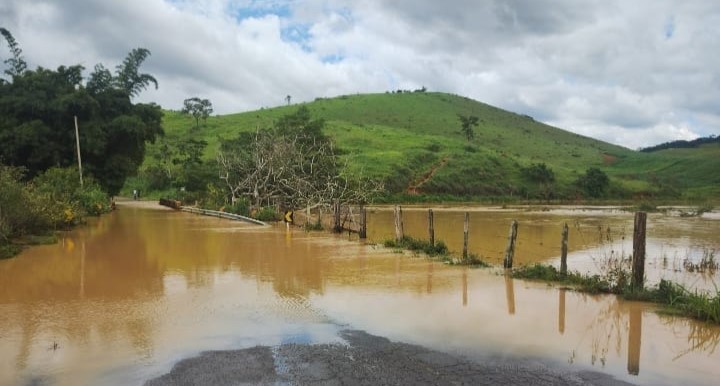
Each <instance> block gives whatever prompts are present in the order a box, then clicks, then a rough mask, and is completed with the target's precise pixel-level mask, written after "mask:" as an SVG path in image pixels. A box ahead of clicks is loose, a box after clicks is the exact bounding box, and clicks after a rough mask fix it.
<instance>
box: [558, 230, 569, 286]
mask: <svg viewBox="0 0 720 386" xmlns="http://www.w3.org/2000/svg"><path fill="white" fill-rule="evenodd" d="M567 250H568V225H567V223H565V225H563V230H562V244H561V246H560V273H561V274H562V275H565V274H567Z"/></svg>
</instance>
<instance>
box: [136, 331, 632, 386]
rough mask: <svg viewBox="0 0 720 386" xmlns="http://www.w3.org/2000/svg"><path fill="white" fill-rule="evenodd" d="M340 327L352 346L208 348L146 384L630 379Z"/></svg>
mask: <svg viewBox="0 0 720 386" xmlns="http://www.w3.org/2000/svg"><path fill="white" fill-rule="evenodd" d="M340 334H341V337H342V338H343V339H344V340H345V341H346V342H347V344H346V345H343V344H317V345H306V344H284V345H281V346H277V347H267V346H257V347H253V348H248V349H244V350H233V351H209V352H204V353H202V354H201V355H200V356H198V357H194V358H189V359H185V360H182V361H180V362H178V363H177V364H176V365H175V366H174V367H173V369H172V370H171V371H170V372H169V373H167V374H165V375H162V376H160V377H158V378H155V379H152V380H149V381H147V382H146V383H145V385H146V386H161V385H247V384H253V385H256V384H257V385H283V384H287V385H603V386H609V385H630V384H629V383H626V382H623V381H619V380H616V379H614V378H613V377H611V376H609V375H606V374H601V373H597V372H587V371H583V372H569V371H564V370H558V369H551V368H549V367H547V366H546V365H543V364H541V363H535V362H531V361H524V360H509V359H503V358H497V359H490V360H485V361H482V362H473V361H470V360H467V359H463V358H460V357H456V356H453V355H449V354H445V353H442V352H438V351H433V350H429V349H426V348H424V347H420V346H416V345H411V344H405V343H397V342H391V341H389V340H388V339H386V338H382V337H378V336H373V335H370V334H367V333H365V332H363V331H355V330H346V331H342V332H341V333H340Z"/></svg>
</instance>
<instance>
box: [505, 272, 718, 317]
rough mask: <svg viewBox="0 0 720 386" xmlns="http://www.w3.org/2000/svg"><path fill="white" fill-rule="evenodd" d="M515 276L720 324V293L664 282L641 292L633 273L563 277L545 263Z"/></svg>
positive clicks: (575, 273)
mask: <svg viewBox="0 0 720 386" xmlns="http://www.w3.org/2000/svg"><path fill="white" fill-rule="evenodd" d="M512 276H513V277H514V278H519V279H530V280H540V281H548V282H554V283H560V284H566V285H569V286H572V287H575V288H576V289H578V290H580V291H584V292H590V293H609V294H616V295H620V296H622V297H623V298H624V299H628V300H641V301H647V302H652V303H657V304H660V305H662V306H663V308H664V310H663V311H665V312H667V313H671V314H676V315H682V316H688V317H691V318H694V319H698V320H702V321H706V322H711V323H716V324H720V291H718V292H717V293H716V294H715V295H714V296H712V295H709V294H704V293H698V292H691V291H689V290H688V289H687V288H685V287H683V286H682V285H680V284H676V283H673V282H670V281H668V280H664V279H663V280H660V283H658V284H657V285H656V286H654V287H650V288H643V289H640V290H637V289H633V288H632V287H631V286H630V282H629V280H626V278H628V277H629V274H623V275H621V277H622V278H621V279H617V278H612V277H608V276H600V275H583V274H581V273H578V272H568V273H567V274H562V273H561V272H560V271H558V270H557V268H555V267H553V266H549V265H544V264H535V265H530V266H525V267H520V268H516V269H514V270H513V271H512Z"/></svg>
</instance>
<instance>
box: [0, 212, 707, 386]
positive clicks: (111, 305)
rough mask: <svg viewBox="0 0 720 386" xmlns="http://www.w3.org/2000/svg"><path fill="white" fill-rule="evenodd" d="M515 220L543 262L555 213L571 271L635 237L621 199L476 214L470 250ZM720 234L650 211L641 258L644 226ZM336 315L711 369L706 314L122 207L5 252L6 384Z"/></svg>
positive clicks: (456, 237)
mask: <svg viewBox="0 0 720 386" xmlns="http://www.w3.org/2000/svg"><path fill="white" fill-rule="evenodd" d="M464 210H465V209H461V210H459V211H451V210H439V211H436V215H435V227H436V238H437V239H440V240H445V241H446V242H447V243H448V244H449V245H450V247H451V249H454V250H458V249H459V248H458V246H459V245H460V243H461V240H462V216H463V215H462V213H463V211H464ZM391 216H392V214H391V211H386V210H377V211H375V212H372V213H370V215H369V221H368V232H369V237H370V238H371V239H374V240H378V241H379V240H382V239H384V238H388V237H389V236H390V235H391V232H392V230H391V226H392V225H391V224H392V218H391ZM425 216H426V212H424V211H421V210H406V211H405V227H406V228H405V229H406V231H407V233H409V234H416V235H417V236H418V237H419V236H422V235H425V234H426V233H425V232H426V230H425V227H426V217H425ZM510 219H517V220H518V222H519V223H520V227H519V232H518V234H519V235H518V243H519V245H518V251H517V257H516V262H518V263H521V264H522V263H527V262H531V261H550V262H553V261H554V260H556V259H557V255H558V252H557V250H559V248H557V245H559V235H560V226H561V224H562V223H563V222H565V221H567V222H568V224H569V225H570V226H571V232H570V251H571V253H570V258H569V265H570V268H571V269H573V267H575V266H576V265H577V266H581V265H582V264H586V265H587V264H588V261H590V262H591V263H592V261H593V258H595V257H593V256H590V257H587V256H586V255H588V254H600V253H604V252H603V251H605V250H606V249H607V248H613V249H612V251H614V250H616V249H617V250H618V251H620V252H623V253H625V254H627V253H628V251H629V250H631V249H632V247H631V246H630V248H629V249H628V248H627V247H626V246H625V244H624V243H625V241H617V240H622V237H625V239H628V238H631V237H630V236H629V235H631V234H632V216H631V215H628V214H625V213H621V212H614V211H603V212H599V211H588V212H586V213H583V212H582V211H566V210H559V211H549V212H525V211H514V212H513V211H503V210H473V213H472V214H471V228H470V229H471V234H470V240H471V242H470V250H471V252H474V253H477V254H481V255H483V256H487V257H489V258H490V260H492V261H497V260H498V259H499V258H501V252H502V251H503V249H504V244H505V242H506V240H505V238H506V237H507V230H508V227H509V223H510ZM458 224H459V225H458ZM608 227H610V231H609V232H608V231H607V228H608ZM573 230H575V232H573ZM719 230H720V221H718V220H717V219H714V220H713V219H705V218H669V219H668V218H664V217H661V216H650V219H649V220H648V239H649V244H648V251H649V255H650V253H651V251H654V250H655V249H653V248H655V247H651V245H655V244H654V243H655V241H651V240H656V239H657V240H665V241H666V243H663V245H664V246H662V247H660V250H661V251H663V252H664V253H667V254H670V258H669V259H672V258H674V253H675V252H674V251H676V250H677V251H679V252H677V253H678V256H681V257H682V258H685V257H687V256H691V257H692V256H694V254H695V253H696V252H694V251H698V250H703V248H704V249H708V248H716V249H717V248H718V240H717V236H716V235H717V234H720V233H719V232H718V231H719ZM581 235H582V236H581ZM630 242H631V241H630ZM623 248H624V249H623ZM620 252H613V253H620ZM678 258H679V257H678ZM693 258H694V257H693ZM493 259H494V260H493ZM658 266H662V264H661V263H658ZM656 271H659V272H661V274H662V273H663V272H667V273H669V272H670V271H671V269H666V268H662V267H660V268H658V269H656ZM676 273H677V272H676ZM681 276H682V277H686V276H687V273H682V275H681ZM695 276H698V277H699V275H698V274H697V273H695ZM705 276H708V275H705ZM709 277H710V279H709V280H710V281H712V280H715V279H713V276H712V275H709ZM345 328H352V329H361V330H365V331H367V332H368V333H371V334H374V335H380V336H385V337H388V338H389V339H391V340H397V341H403V342H408V343H414V344H420V345H423V346H426V347H429V348H432V349H437V350H441V351H446V352H450V353H455V354H461V355H464V356H467V357H469V358H472V359H477V360H482V358H486V357H498V356H500V357H504V356H506V357H508V358H522V359H527V360H531V361H539V362H541V363H545V364H549V365H551V366H559V367H561V368H569V369H570V370H576V371H580V370H588V369H589V370H594V371H600V372H604V373H609V374H612V375H614V376H615V377H617V378H619V379H622V380H626V381H629V382H633V383H640V384H648V385H656V384H668V385H671V384H678V383H680V382H683V383H685V384H715V382H716V380H717V377H718V376H720V369H719V368H718V367H717V363H720V350H718V343H720V327H718V326H712V325H708V324H705V323H700V322H695V321H691V320H688V319H685V318H677V317H668V316H663V315H659V314H657V313H656V312H655V311H654V308H653V307H652V306H650V305H647V304H643V303H637V302H625V301H621V300H619V299H617V298H616V297H614V296H591V295H586V294H581V293H576V292H572V291H567V290H562V289H557V288H554V287H551V286H548V285H546V284H541V283H531V282H525V281H520V280H513V279H510V278H507V277H504V276H503V275H501V274H498V273H497V272H496V271H494V270H487V269H469V268H464V267H453V266H446V265H443V264H440V263H436V262H431V261H428V260H425V259H421V258H416V257H414V256H413V255H412V254H408V253H395V252H393V251H390V250H387V249H385V248H382V247H378V246H376V245H375V244H373V243H372V242H368V243H362V242H358V241H357V240H354V239H353V240H351V239H349V238H348V236H347V235H342V236H334V235H328V234H325V233H305V232H304V231H302V230H301V229H299V228H293V229H290V230H286V229H285V227H284V226H280V227H256V226H252V225H245V224H242V223H238V222H232V221H229V220H221V219H216V218H210V217H200V216H196V215H192V214H187V213H179V212H173V211H169V210H164V209H160V208H158V207H155V206H154V205H146V207H143V206H133V205H131V204H129V203H125V204H123V203H120V205H119V210H117V211H116V212H114V213H112V214H109V215H106V216H103V217H101V218H98V219H92V220H91V222H90V223H89V224H88V225H87V226H86V227H82V228H79V229H76V230H74V231H72V232H68V233H66V234H65V235H64V237H63V238H62V239H61V241H60V242H59V243H58V244H55V245H48V246H38V247H33V248H30V249H28V250H26V251H25V252H24V253H23V254H21V255H20V256H18V257H16V258H14V259H10V260H0V384H2V385H5V384H8V385H15V384H20V385H23V384H48V385H82V384H116V385H126V384H142V383H143V382H144V381H145V380H147V379H150V378H153V377H156V376H158V375H161V374H163V373H165V372H167V371H169V370H170V368H171V367H172V365H173V364H174V363H175V362H177V361H179V360H180V359H183V358H187V357H189V356H193V355H197V354H198V353H200V352H202V351H206V350H218V349H240V348H247V347H252V346H255V345H270V346H273V345H279V344H282V343H288V342H297V343H330V342H339V341H340V339H339V338H338V336H337V332H338V331H339V330H341V329H345Z"/></svg>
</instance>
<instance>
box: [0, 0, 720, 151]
mask: <svg viewBox="0 0 720 386" xmlns="http://www.w3.org/2000/svg"><path fill="white" fill-rule="evenodd" d="M0 25H2V26H4V27H5V28H7V29H9V30H10V31H11V32H12V33H13V34H14V35H15V38H16V39H17V41H18V42H19V43H20V46H21V48H22V49H23V53H24V55H25V58H26V60H27V62H28V63H29V64H30V66H31V67H32V68H34V67H35V66H44V67H50V68H56V67H57V66H59V65H61V64H66V65H68V64H78V63H79V64H82V65H84V66H85V67H86V68H87V69H88V70H91V69H92V68H93V67H94V65H95V64H97V63H103V64H104V65H105V66H106V67H109V68H114V67H115V66H116V65H117V64H118V63H119V62H121V61H122V59H123V58H124V57H125V55H126V54H127V53H128V52H129V51H130V50H131V49H132V48H135V47H145V48H148V49H149V50H150V51H151V52H152V56H151V57H150V58H148V60H147V61H146V62H145V64H144V65H143V71H144V72H148V73H151V74H153V75H154V76H155V77H156V78H157V79H158V82H159V84H160V88H159V89H158V90H154V89H152V90H147V91H145V92H144V93H143V94H142V95H141V96H140V97H139V98H138V100H139V101H155V102H157V103H159V104H161V105H162V106H163V107H165V108H170V109H179V108H180V107H181V105H182V101H183V99H185V98H188V97H191V96H199V97H201V98H208V99H210V100H211V101H212V103H213V105H214V107H215V111H216V113H220V114H224V113H232V112H240V111H247V110H253V109H257V108H260V107H270V106H277V105H280V104H283V103H285V100H284V98H285V96H286V95H291V96H292V101H293V102H302V101H311V100H313V99H315V98H316V97H332V96H337V95H341V94H350V93H374V92H385V91H386V90H395V89H398V88H400V89H415V88H419V87H422V86H425V87H427V88H428V90H430V91H444V92H450V93H455V94H460V95H464V96H468V97H471V98H473V99H477V100H479V101H483V102H486V103H489V104H492V105H495V106H498V107H501V108H504V109H507V110H511V111H514V112H518V113H521V114H528V115H531V116H533V117H534V118H535V119H536V120H539V121H543V122H547V123H549V124H552V125H555V126H558V127H561V128H564V129H567V130H570V131H573V132H576V133H580V134H583V135H588V136H591V137H594V138H599V139H602V140H605V141H608V142H612V143H616V144H620V145H623V146H626V147H629V148H637V147H640V146H649V145H653V144H657V143H660V142H665V141H669V140H674V139H692V138H695V137H697V136H707V135H710V134H720V27H718V26H720V2H718V1H716V0H707V1H701V0H696V1H695V0H688V1H673V0H668V1H664V0H634V1H626V0H597V1H595V0H588V1H579V0H547V1H540V0H495V1H492V0H486V1H481V0H446V1H437V0H363V1H359V0H358V1H350V0H267V1H261V0H117V1H115V0H107V1H106V0H2V2H1V3H0ZM7 57H8V51H7V46H6V45H5V42H4V41H3V42H1V43H0V59H3V60H4V59H6V58H7Z"/></svg>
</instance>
